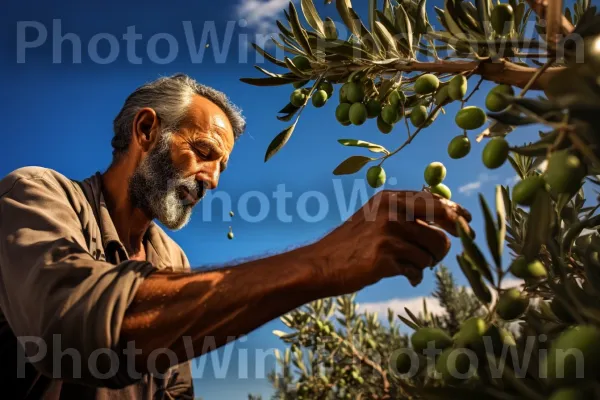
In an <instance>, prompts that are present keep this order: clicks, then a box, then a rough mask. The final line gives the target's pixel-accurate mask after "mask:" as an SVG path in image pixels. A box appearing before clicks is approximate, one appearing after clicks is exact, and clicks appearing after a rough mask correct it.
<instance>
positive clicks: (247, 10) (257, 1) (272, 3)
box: [237, 0, 289, 33]
mask: <svg viewBox="0 0 600 400" xmlns="http://www.w3.org/2000/svg"><path fill="white" fill-rule="evenodd" d="M288 4H289V0H241V1H240V3H239V4H238V6H237V15H238V17H239V18H243V19H245V20H246V21H247V22H248V26H249V27H252V28H255V29H256V30H258V31H259V32H262V33H268V32H273V33H275V32H277V29H276V27H275V20H276V19H277V18H278V17H280V16H281V15H282V11H283V10H284V8H285V7H286V6H287V5H288Z"/></svg>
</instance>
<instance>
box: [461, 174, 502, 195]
mask: <svg viewBox="0 0 600 400" xmlns="http://www.w3.org/2000/svg"><path fill="white" fill-rule="evenodd" d="M496 179H497V177H496V176H493V175H488V174H486V173H483V174H480V175H479V178H478V179H477V180H476V181H474V182H468V183H465V184H464V185H462V186H459V188H458V193H461V194H464V195H465V196H470V195H472V194H473V193H474V192H475V191H476V190H479V189H480V188H481V185H483V184H484V183H486V182H490V181H493V180H496Z"/></svg>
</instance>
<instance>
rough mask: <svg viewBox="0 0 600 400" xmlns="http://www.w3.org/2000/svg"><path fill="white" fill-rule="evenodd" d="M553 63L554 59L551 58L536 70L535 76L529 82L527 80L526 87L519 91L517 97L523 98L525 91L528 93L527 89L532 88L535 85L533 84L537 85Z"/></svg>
mask: <svg viewBox="0 0 600 400" xmlns="http://www.w3.org/2000/svg"><path fill="white" fill-rule="evenodd" d="M553 63H554V59H550V60H548V61H546V63H545V64H544V65H542V66H541V67H540V68H538V70H537V71H536V72H535V74H533V76H532V77H531V79H530V80H529V82H527V84H526V85H525V87H523V90H521V93H519V95H518V96H517V98H522V97H523V96H525V93H527V91H528V90H529V89H531V88H532V87H533V85H535V83H536V81H537V80H538V79H539V78H540V77H541V76H542V75H543V74H544V72H546V70H548V68H550V66H551V65H552V64H553Z"/></svg>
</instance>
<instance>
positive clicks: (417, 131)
mask: <svg viewBox="0 0 600 400" xmlns="http://www.w3.org/2000/svg"><path fill="white" fill-rule="evenodd" d="M440 108H442V104H441V103H440V104H438V105H437V106H435V108H434V109H433V111H432V112H431V113H430V114H429V115H428V116H427V119H426V120H425V121H424V122H423V124H422V125H421V126H420V127H419V128H418V129H417V130H416V131H415V133H413V134H412V135H410V136H409V137H408V139H407V140H406V142H404V143H403V144H402V145H401V146H400V147H398V148H397V149H396V150H394V151H392V152H391V153H390V154H388V155H386V156H385V157H383V158H384V160H385V159H386V158H388V157H391V156H393V155H394V154H396V153H398V152H399V151H400V150H402V149H403V148H405V147H406V146H408V145H409V144H410V143H411V142H412V141H413V139H414V138H415V137H416V136H417V135H418V134H419V132H421V130H422V129H423V128H424V127H425V125H427V122H429V120H430V119H431V117H432V116H434V115H435V113H436V112H437V111H438V110H439V109H440ZM382 162H383V161H382Z"/></svg>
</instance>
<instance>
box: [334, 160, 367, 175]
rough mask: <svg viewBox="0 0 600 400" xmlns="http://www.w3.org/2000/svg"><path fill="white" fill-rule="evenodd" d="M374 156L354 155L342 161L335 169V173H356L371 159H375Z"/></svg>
mask: <svg viewBox="0 0 600 400" xmlns="http://www.w3.org/2000/svg"><path fill="white" fill-rule="evenodd" d="M373 160H374V158H371V157H365V156H352V157H349V158H347V159H345V160H344V161H342V162H341V163H340V165H338V166H337V167H336V168H335V169H334V170H333V174H334V175H348V174H354V173H356V172H358V171H360V170H361V168H362V167H364V166H365V165H367V163H368V162H369V161H373Z"/></svg>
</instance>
